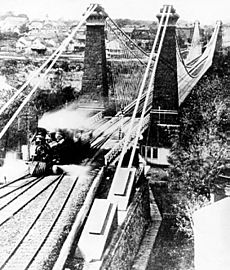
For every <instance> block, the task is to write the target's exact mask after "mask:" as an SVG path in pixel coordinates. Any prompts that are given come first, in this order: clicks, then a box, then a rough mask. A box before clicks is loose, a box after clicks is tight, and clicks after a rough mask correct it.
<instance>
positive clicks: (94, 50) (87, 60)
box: [79, 5, 108, 108]
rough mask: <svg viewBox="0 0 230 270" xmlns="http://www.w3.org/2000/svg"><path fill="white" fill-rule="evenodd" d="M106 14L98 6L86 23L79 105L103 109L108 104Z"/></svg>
mask: <svg viewBox="0 0 230 270" xmlns="http://www.w3.org/2000/svg"><path fill="white" fill-rule="evenodd" d="M106 18H107V14H106V12H105V11H104V9H103V8H102V7H101V6H100V5H98V6H97V8H96V9H95V10H94V12H93V13H92V14H91V15H90V16H89V17H88V19H87V21H86V44H85V57H84V74H83V78H82V88H81V97H80V98H79V103H80V104H81V103H85V104H89V103H91V104H92V106H93V107H99V108H101V107H102V108H105V107H106V105H107V103H108V82H107V72H106V49H105V20H106Z"/></svg>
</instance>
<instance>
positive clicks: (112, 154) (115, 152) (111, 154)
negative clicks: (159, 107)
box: [104, 114, 150, 165]
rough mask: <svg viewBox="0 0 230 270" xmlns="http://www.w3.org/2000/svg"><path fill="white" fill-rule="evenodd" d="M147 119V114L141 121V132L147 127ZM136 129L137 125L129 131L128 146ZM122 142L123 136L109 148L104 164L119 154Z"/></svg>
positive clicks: (135, 134) (134, 135)
mask: <svg viewBox="0 0 230 270" xmlns="http://www.w3.org/2000/svg"><path fill="white" fill-rule="evenodd" d="M149 121H150V115H149V114H148V115H146V116H145V118H144V121H143V123H142V128H141V132H144V130H146V129H147V127H148V125H149ZM137 130H138V125H136V126H135V127H134V128H133V130H132V132H131V136H130V139H129V142H128V147H130V146H131V145H132V142H133V140H134V139H135V137H136V136H137ZM124 144H125V138H123V139H122V140H120V141H119V143H117V144H115V145H114V147H113V148H111V150H110V151H109V152H108V153H107V154H106V155H105V156H104V164H105V165H108V164H109V163H111V162H112V160H114V158H115V157H117V156H118V155H119V153H120V152H121V151H122V149H123V146H124Z"/></svg>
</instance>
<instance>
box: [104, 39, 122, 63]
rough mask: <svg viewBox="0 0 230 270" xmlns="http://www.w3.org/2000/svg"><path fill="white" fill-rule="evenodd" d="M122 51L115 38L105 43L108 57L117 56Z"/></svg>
mask: <svg viewBox="0 0 230 270" xmlns="http://www.w3.org/2000/svg"><path fill="white" fill-rule="evenodd" d="M122 53H123V49H122V46H121V44H120V42H118V41H117V40H115V39H114V40H111V41H108V42H107V43H106V55H107V57H108V58H119V57H120V56H121V55H122Z"/></svg>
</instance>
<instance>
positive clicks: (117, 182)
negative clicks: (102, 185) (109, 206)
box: [108, 168, 136, 211]
mask: <svg viewBox="0 0 230 270" xmlns="http://www.w3.org/2000/svg"><path fill="white" fill-rule="evenodd" d="M135 172H136V169H135V168H130V169H129V168H120V169H119V170H118V171H117V172H116V173H115V176H114V179H113V182H112V185H111V188H110V191H109V195H108V200H109V201H111V202H112V203H115V204H117V205H118V210H120V211H126V210H127V207H128V204H129V201H130V196H131V191H132V188H133V184H134V180H135Z"/></svg>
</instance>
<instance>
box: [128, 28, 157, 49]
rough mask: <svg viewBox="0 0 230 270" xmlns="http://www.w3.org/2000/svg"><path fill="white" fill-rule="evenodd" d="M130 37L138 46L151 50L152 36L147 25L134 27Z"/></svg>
mask: <svg viewBox="0 0 230 270" xmlns="http://www.w3.org/2000/svg"><path fill="white" fill-rule="evenodd" d="M131 38H132V39H133V40H135V42H136V43H137V45H138V46H140V47H141V48H142V49H144V50H146V51H149V50H151V44H152V40H153V38H152V35H151V32H150V29H149V27H146V26H140V27H135V28H134V29H133V32H132V34H131Z"/></svg>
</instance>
